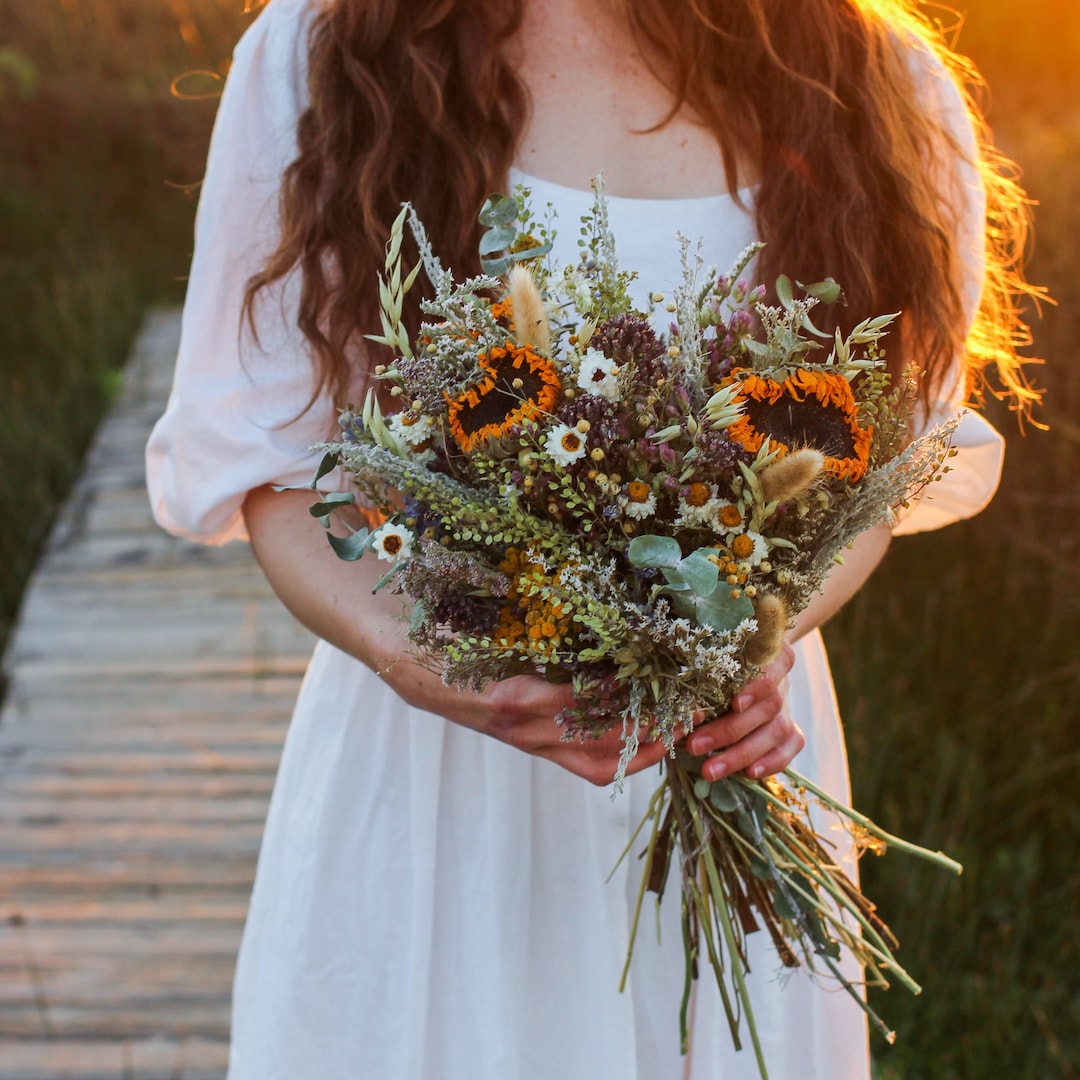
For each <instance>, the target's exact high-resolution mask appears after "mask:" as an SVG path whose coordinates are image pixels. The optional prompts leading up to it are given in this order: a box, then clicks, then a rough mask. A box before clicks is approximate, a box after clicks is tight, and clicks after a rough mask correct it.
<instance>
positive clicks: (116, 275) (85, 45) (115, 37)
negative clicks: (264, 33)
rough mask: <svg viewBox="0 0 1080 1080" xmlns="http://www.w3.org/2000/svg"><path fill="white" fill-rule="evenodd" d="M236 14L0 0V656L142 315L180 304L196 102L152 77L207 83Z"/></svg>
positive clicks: (235, 6)
mask: <svg viewBox="0 0 1080 1080" xmlns="http://www.w3.org/2000/svg"><path fill="white" fill-rule="evenodd" d="M245 21H246V19H245V16H244V14H243V10H242V5H241V4H239V3H237V2H236V0H170V2H165V0H156V2H155V0H0V146H2V148H3V152H2V154H0V461H2V462H3V468H2V469H0V520H2V521H3V522H4V528H3V529H2V530H0V649H2V648H3V643H4V639H5V637H6V635H7V632H8V630H9V627H10V622H11V619H12V618H13V616H14V613H15V611H16V608H17V604H18V600H19V596H20V593H21V590H22V587H23V583H24V581H25V579H26V577H27V575H28V574H29V572H30V570H31V568H32V567H33V565H34V562H35V561H36V559H37V557H38V554H39V552H40V549H41V545H42V543H43V542H44V540H45V538H46V536H47V534H48V529H49V526H50V524H51V521H52V515H53V511H54V509H55V507H56V506H57V505H58V503H59V502H60V501H62V499H63V497H64V495H65V494H66V492H67V490H68V487H69V485H70V483H71V480H72V478H73V475H74V473H75V471H76V470H77V468H78V465H79V462H80V459H81V457H82V454H83V451H84V450H85V447H86V444H87V442H88V440H89V438H90V436H91V434H92V432H93V430H94V427H95V425H96V424H97V421H98V419H99V417H100V415H101V412H102V410H103V408H104V407H105V405H106V403H107V401H108V399H109V395H110V393H111V391H112V388H113V387H114V385H115V381H116V380H115V371H116V369H117V366H118V364H119V363H120V362H122V360H123V359H124V357H125V355H126V354H127V352H128V350H129V348H130V345H131V340H132V337H133V335H134V333H135V330H136V328H137V326H138V323H139V320H140V318H141V316H142V313H143V311H144V310H145V309H146V307H147V305H148V304H149V303H151V302H153V301H156V300H164V299H172V300H179V299H180V298H181V297H182V295H183V284H182V277H183V274H184V273H185V269H186V261H187V255H188V253H189V250H190V236H191V228H192V218H193V214H194V205H195V203H194V200H193V198H192V197H191V196H190V194H186V193H185V191H184V190H183V187H184V185H189V184H191V183H192V182H195V181H197V180H198V179H199V177H200V175H201V172H202V167H203V163H204V160H205V151H206V143H207V138H208V135H209V129H210V125H211V123H212V120H213V111H214V103H213V101H211V100H206V101H198V102H191V101H181V100H179V99H178V98H177V97H176V96H174V95H173V94H172V93H171V92H170V83H171V82H172V80H173V79H174V77H176V76H178V75H181V74H182V73H184V72H186V71H191V70H192V69H195V68H208V69H209V70H210V72H212V73H218V74H220V72H221V71H222V70H223V69H224V66H225V61H226V58H227V57H228V56H229V54H230V52H231V48H232V44H233V42H234V41H235V39H236V37H237V35H238V33H239V32H240V28H241V26H242V25H243V23H244V22H245ZM189 85H190V86H191V87H192V89H193V90H195V89H200V90H207V89H210V90H213V88H214V85H215V84H214V82H213V79H212V78H210V77H209V76H204V77H203V78H202V80H201V81H195V80H192V81H190V82H189ZM176 185H178V186H176Z"/></svg>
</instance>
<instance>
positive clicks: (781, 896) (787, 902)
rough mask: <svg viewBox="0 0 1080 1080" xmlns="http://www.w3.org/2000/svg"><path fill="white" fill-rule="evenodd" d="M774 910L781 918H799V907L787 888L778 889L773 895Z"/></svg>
mask: <svg viewBox="0 0 1080 1080" xmlns="http://www.w3.org/2000/svg"><path fill="white" fill-rule="evenodd" d="M772 906H773V911H775V912H776V914H777V915H779V916H780V918H781V919H795V918H798V915H799V909H798V907H796V905H795V904H794V903H793V902H792V900H791V898H790V895H789V893H788V891H787V889H777V890H776V891H775V892H774V893H773V896H772Z"/></svg>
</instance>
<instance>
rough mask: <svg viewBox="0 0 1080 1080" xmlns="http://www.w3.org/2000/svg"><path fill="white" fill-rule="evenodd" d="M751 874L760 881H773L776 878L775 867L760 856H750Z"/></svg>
mask: <svg viewBox="0 0 1080 1080" xmlns="http://www.w3.org/2000/svg"><path fill="white" fill-rule="evenodd" d="M750 873H751V874H753V875H754V877H756V878H757V879H758V880H759V881H772V880H773V878H775V877H776V869H775V867H774V866H773V865H772V863H770V862H769V861H768V860H766V859H763V858H762V857H761V856H760V855H751V856H750Z"/></svg>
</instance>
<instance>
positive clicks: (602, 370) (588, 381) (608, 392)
mask: <svg viewBox="0 0 1080 1080" xmlns="http://www.w3.org/2000/svg"><path fill="white" fill-rule="evenodd" d="M618 374H619V365H618V364H616V363H615V361H614V360H611V359H609V358H608V357H606V356H605V355H604V354H603V353H602V352H600V350H599V349H586V350H585V356H584V358H583V359H582V361H581V368H580V370H579V371H578V377H577V384H578V387H579V389H581V390H584V391H585V393H586V394H596V395H597V396H598V397H603V398H607V399H608V401H618V400H619V380H618Z"/></svg>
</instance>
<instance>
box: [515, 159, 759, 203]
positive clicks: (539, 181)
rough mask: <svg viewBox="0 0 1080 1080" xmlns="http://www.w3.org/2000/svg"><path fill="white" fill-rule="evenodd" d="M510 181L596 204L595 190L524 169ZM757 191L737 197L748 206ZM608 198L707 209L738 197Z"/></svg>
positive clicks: (752, 188)
mask: <svg viewBox="0 0 1080 1080" xmlns="http://www.w3.org/2000/svg"><path fill="white" fill-rule="evenodd" d="M509 180H510V186H511V187H514V186H515V185H517V184H522V185H524V186H525V187H527V188H531V189H533V190H534V191H535V190H536V189H537V188H547V189H548V190H550V191H556V192H559V193H560V194H563V195H564V196H567V197H571V198H577V199H582V200H585V199H587V200H588V201H589V202H592V199H593V192H592V191H591V190H589V191H586V190H584V189H583V188H576V187H567V186H566V185H565V184H558V183H556V182H555V181H554V180H545V179H544V178H543V177H542V176H533V175H532V174H531V173H527V172H525V170H524V169H519V168H518V167H517V166H516V165H511V166H510V177H509ZM756 190H757V185H756V184H747V185H746V186H745V187H741V188H739V189H738V191H737V192H736V195H738V197H739V198H740V199H742V200H743V201H744V202H747V201H750V198H751V196H753V194H754V192H755V191H756ZM605 197H606V198H607V201H608V204H609V205H614V204H619V203H621V204H624V205H626V206H628V207H660V208H665V207H667V208H670V207H676V206H677V207H684V206H699V207H706V206H716V205H719V204H723V203H734V202H735V198H734V196H733V195H732V194H731V193H730V192H728V191H722V192H718V193H717V194H715V195H690V196H677V197H673V198H644V197H639V196H634V195H612V194H611V193H610V192H605Z"/></svg>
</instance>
